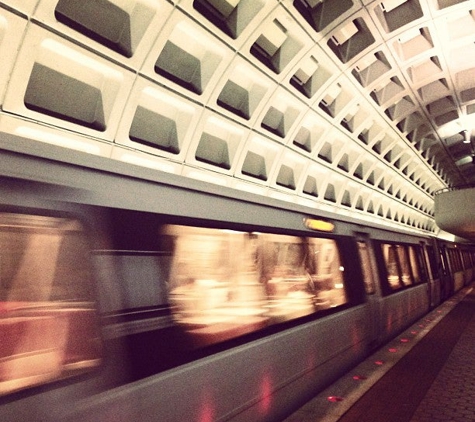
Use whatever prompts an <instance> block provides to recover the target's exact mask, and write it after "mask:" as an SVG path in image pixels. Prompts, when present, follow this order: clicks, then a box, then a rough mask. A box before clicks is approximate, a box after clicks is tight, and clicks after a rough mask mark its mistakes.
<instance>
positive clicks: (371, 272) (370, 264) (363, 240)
mask: <svg viewBox="0 0 475 422" xmlns="http://www.w3.org/2000/svg"><path fill="white" fill-rule="evenodd" d="M356 243H357V247H358V254H359V258H360V263H361V270H362V273H363V279H364V286H365V292H366V300H367V303H368V305H369V316H368V317H369V326H370V335H371V343H370V344H371V347H376V346H377V345H378V343H379V333H380V324H381V318H380V314H381V310H380V302H379V298H380V296H381V295H380V294H379V293H380V292H379V283H377V282H376V280H377V267H376V261H375V258H374V253H373V249H372V245H371V241H370V238H369V235H368V234H366V233H357V234H356Z"/></svg>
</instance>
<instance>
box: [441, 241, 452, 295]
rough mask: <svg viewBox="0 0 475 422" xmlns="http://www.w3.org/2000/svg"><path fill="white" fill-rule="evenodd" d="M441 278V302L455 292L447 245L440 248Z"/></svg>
mask: <svg viewBox="0 0 475 422" xmlns="http://www.w3.org/2000/svg"><path fill="white" fill-rule="evenodd" d="M439 277H440V290H441V292H440V294H441V300H442V301H444V300H446V299H447V298H448V297H450V295H451V294H452V292H453V282H452V274H451V271H450V266H449V257H448V252H447V248H446V246H445V245H440V246H439Z"/></svg>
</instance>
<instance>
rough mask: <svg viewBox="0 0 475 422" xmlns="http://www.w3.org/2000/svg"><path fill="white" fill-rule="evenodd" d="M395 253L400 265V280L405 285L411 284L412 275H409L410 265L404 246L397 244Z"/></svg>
mask: <svg viewBox="0 0 475 422" xmlns="http://www.w3.org/2000/svg"><path fill="white" fill-rule="evenodd" d="M396 250H397V255H398V259H399V265H400V271H401V272H400V276H401V281H402V283H403V284H404V285H405V286H409V285H411V284H412V275H411V265H410V263H409V259H408V256H407V249H406V247H405V246H402V245H397V247H396Z"/></svg>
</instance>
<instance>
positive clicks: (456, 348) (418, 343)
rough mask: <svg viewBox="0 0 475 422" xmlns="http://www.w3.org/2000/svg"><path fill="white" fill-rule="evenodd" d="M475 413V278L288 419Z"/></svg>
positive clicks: (342, 421) (317, 421) (462, 419)
mask: <svg viewBox="0 0 475 422" xmlns="http://www.w3.org/2000/svg"><path fill="white" fill-rule="evenodd" d="M336 421H339V422H473V421H475V286H473V285H472V286H470V287H467V288H464V289H463V290H461V291H460V292H458V293H457V294H456V295H455V296H453V297H452V298H451V299H450V300H448V301H446V302H445V303H444V304H442V305H441V306H439V307H438V308H436V309H434V310H433V311H432V312H430V313H429V314H428V315H426V316H425V317H424V318H422V319H421V320H420V321H417V322H416V323H415V324H413V325H412V326H411V327H409V328H408V329H407V330H406V331H404V332H403V333H402V334H401V335H399V336H397V338H395V339H394V340H392V341H391V342H389V343H388V344H387V345H385V346H384V347H383V348H381V349H380V350H378V351H377V352H376V353H374V354H373V355H372V356H370V358H368V359H367V360H365V361H364V362H362V363H361V364H360V365H358V366H357V367H356V368H354V369H353V370H352V371H350V372H349V373H348V374H347V375H345V376H344V377H342V378H340V379H339V380H338V381H337V382H335V383H334V384H332V385H331V386H330V387H328V388H327V389H326V390H325V391H323V392H322V393H321V394H319V395H318V396H316V397H315V398H313V399H312V400H310V401H309V402H308V403H307V404H305V405H304V406H303V407H302V408H300V409H299V410H298V411H297V412H295V413H294V414H292V415H291V416H290V417H288V418H287V419H285V421H284V422H336Z"/></svg>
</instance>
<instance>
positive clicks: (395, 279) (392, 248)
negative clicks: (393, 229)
mask: <svg viewBox="0 0 475 422" xmlns="http://www.w3.org/2000/svg"><path fill="white" fill-rule="evenodd" d="M381 248H382V250H383V256H384V262H385V264H386V271H387V275H388V283H389V286H390V287H391V289H392V290H397V289H399V288H400V287H401V283H400V279H399V264H398V259H397V245H390V244H383V245H381Z"/></svg>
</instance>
